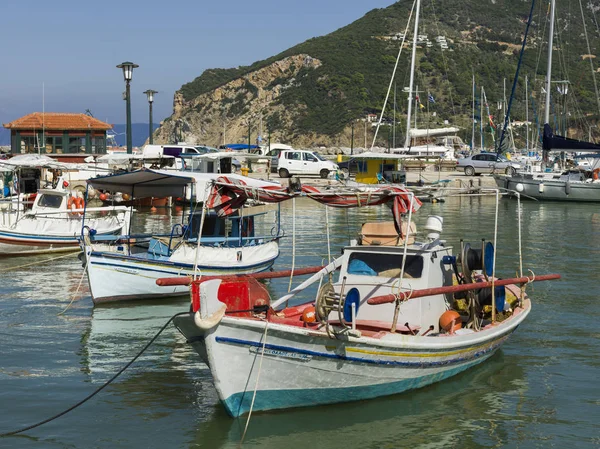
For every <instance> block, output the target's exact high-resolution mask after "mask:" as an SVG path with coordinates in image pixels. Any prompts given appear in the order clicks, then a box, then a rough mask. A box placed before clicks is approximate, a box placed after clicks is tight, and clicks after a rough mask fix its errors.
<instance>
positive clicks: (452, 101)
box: [431, 0, 456, 116]
mask: <svg viewBox="0 0 600 449" xmlns="http://www.w3.org/2000/svg"><path fill="white" fill-rule="evenodd" d="M431 9H433V20H434V23H435V28H436V30H437V34H438V36H441V35H442V33H441V31H440V23H439V21H438V18H437V15H436V14H435V2H434V1H433V0H431ZM441 53H442V61H443V63H444V75H445V76H446V82H447V83H448V95H449V96H450V105H451V106H452V115H453V116H456V109H455V108H454V99H453V98H452V84H451V83H450V77H449V76H448V61H447V59H446V56H445V55H444V49H442V52H441Z"/></svg>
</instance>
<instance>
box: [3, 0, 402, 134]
mask: <svg viewBox="0 0 600 449" xmlns="http://www.w3.org/2000/svg"><path fill="white" fill-rule="evenodd" d="M392 3H394V0H301V1H290V0H253V1H248V0H227V1H218V0H217V1H215V0H211V1H206V0H195V1H194V0H176V1H169V0H162V1H160V2H159V1H154V0H147V1H139V0H120V1H116V0H104V1H102V2H88V1H81V0H78V1H74V0H55V1H47V0H2V1H1V2H0V11H1V13H2V14H1V15H2V21H1V22H0V42H1V43H2V46H1V49H2V50H1V51H2V63H1V64H0V123H7V122H9V121H11V120H14V119H16V118H18V117H21V116H23V115H25V114H28V113H30V112H35V111H41V110H42V98H44V99H45V110H46V111H48V112H84V111H85V110H86V109H90V110H91V111H92V113H93V114H94V116H96V117H97V118H99V119H101V120H106V121H108V122H109V123H113V124H114V123H125V102H124V101H123V100H122V97H121V94H122V92H123V90H124V87H125V83H124V81H123V76H122V73H121V71H120V70H119V69H117V68H115V66H116V65H117V64H119V63H121V62H123V61H133V62H135V63H136V64H139V66H140V67H139V68H138V69H136V70H135V71H134V74H133V81H132V85H131V97H132V121H133V122H147V120H148V103H147V101H146V96H145V95H143V94H142V92H143V91H145V90H146V89H154V90H158V91H159V93H158V94H157V95H156V97H155V101H154V120H155V122H158V121H160V120H162V119H163V118H165V117H167V116H169V115H171V110H172V103H173V94H174V92H175V90H177V89H178V88H179V87H181V85H182V84H184V83H186V82H189V81H191V80H193V79H194V78H195V77H197V76H199V75H200V74H201V73H202V72H203V71H204V70H205V69H207V68H213V67H223V68H228V67H236V66H239V65H248V64H251V63H253V62H254V61H257V60H260V59H264V58H267V57H269V56H272V55H274V54H276V53H278V52H280V51H282V50H285V49H287V48H289V47H291V46H293V45H295V44H298V43H300V42H303V41H305V40H306V39H309V38H311V37H315V36H321V35H324V34H327V33H330V32H332V31H334V30H336V29H338V28H340V27H342V26H344V25H346V24H348V23H351V22H353V21H354V20H357V19H359V18H360V17H362V16H363V15H364V14H365V13H366V12H368V11H370V10H371V9H374V8H382V7H387V6H389V5H391V4H392ZM42 86H43V89H42ZM42 90H44V91H45V95H42Z"/></svg>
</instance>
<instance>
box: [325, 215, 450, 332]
mask: <svg viewBox="0 0 600 449" xmlns="http://www.w3.org/2000/svg"><path fill="white" fill-rule="evenodd" d="M410 229H411V231H410V233H408V232H407V230H408V226H407V225H406V223H404V224H403V233H402V235H407V234H408V236H409V237H408V242H406V243H408V246H407V251H406V261H404V274H403V281H402V288H403V289H406V288H409V289H411V290H418V289H426V288H433V287H439V286H440V280H441V279H443V285H452V267H451V266H449V265H446V264H444V263H443V257H444V256H451V255H452V248H451V247H446V246H444V245H443V244H442V243H440V241H439V240H435V241H431V240H430V242H429V243H417V242H416V241H415V239H414V236H415V234H416V227H415V226H414V223H411V225H410ZM404 246H405V241H404V238H402V237H401V236H400V235H399V234H398V232H397V231H396V230H395V227H394V223H393V222H383V223H381V222H379V223H366V224H365V225H363V227H362V230H361V233H360V239H359V240H358V241H354V242H352V244H351V246H347V247H345V248H344V260H343V263H342V266H341V268H340V274H339V280H338V282H337V283H336V284H335V285H334V288H335V289H336V291H338V289H340V290H341V289H342V288H343V290H344V294H346V295H349V296H351V297H353V298H356V305H355V307H356V310H355V313H356V316H357V318H358V321H357V324H361V323H370V324H369V326H374V327H381V329H388V330H389V328H390V326H391V324H392V322H393V319H394V313H395V311H396V304H395V302H394V303H389V304H379V305H370V304H368V303H367V300H368V299H369V298H372V297H375V296H380V295H387V294H393V293H394V292H397V291H398V289H399V287H400V285H399V278H400V275H401V272H402V264H403V258H404ZM353 289H355V291H354V292H352V294H351V293H350V292H351V290H353ZM446 309H447V306H446V298H445V296H444V295H436V296H428V297H424V298H420V299H419V300H415V301H406V302H404V303H402V305H401V307H400V308H399V312H398V313H399V317H398V320H397V323H398V329H399V331H400V332H404V331H406V332H409V331H411V330H412V331H416V330H419V329H421V330H425V329H428V328H429V327H430V326H434V330H435V331H436V332H438V331H439V324H438V323H439V319H440V316H441V315H442V314H443V313H444V312H445V311H446ZM359 311H360V312H359ZM330 319H331V320H335V319H336V318H335V316H333V315H331V316H330Z"/></svg>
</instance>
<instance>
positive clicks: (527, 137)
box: [525, 75, 529, 155]
mask: <svg viewBox="0 0 600 449" xmlns="http://www.w3.org/2000/svg"><path fill="white" fill-rule="evenodd" d="M527 83H528V80H527V75H525V149H526V150H527V154H528V155H529V97H528V96H527V87H528V85H527Z"/></svg>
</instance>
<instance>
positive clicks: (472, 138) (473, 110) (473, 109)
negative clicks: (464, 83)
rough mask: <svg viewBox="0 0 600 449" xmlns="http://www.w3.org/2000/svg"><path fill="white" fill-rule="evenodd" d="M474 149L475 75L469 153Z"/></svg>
mask: <svg viewBox="0 0 600 449" xmlns="http://www.w3.org/2000/svg"><path fill="white" fill-rule="evenodd" d="M474 148H475V74H473V107H472V108H471V151H473V149H474Z"/></svg>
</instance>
